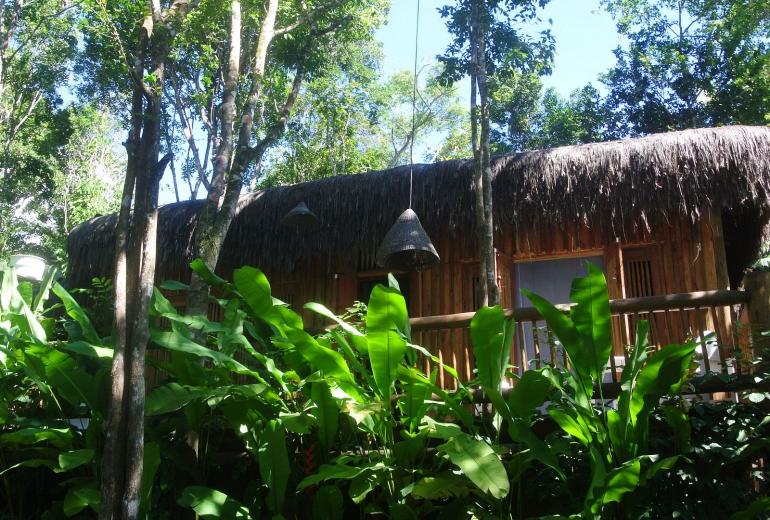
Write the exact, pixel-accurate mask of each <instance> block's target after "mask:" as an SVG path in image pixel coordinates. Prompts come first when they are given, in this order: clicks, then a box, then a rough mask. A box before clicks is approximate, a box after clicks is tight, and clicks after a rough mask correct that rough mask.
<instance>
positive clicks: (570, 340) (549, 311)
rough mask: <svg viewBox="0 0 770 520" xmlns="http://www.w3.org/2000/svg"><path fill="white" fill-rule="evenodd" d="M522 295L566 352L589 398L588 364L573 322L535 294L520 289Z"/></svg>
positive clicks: (582, 388) (591, 391)
mask: <svg viewBox="0 0 770 520" xmlns="http://www.w3.org/2000/svg"><path fill="white" fill-rule="evenodd" d="M521 292H522V293H524V295H525V296H526V297H527V298H528V299H529V301H531V302H532V305H534V306H535V308H536V309H537V311H538V312H539V313H540V314H541V315H542V316H543V318H544V319H545V321H546V323H548V328H550V329H551V330H552V331H553V333H554V334H555V335H556V337H557V338H558V340H559V342H560V343H561V344H562V346H563V347H564V350H566V351H567V355H568V356H569V358H570V361H572V365H573V367H574V368H575V371H576V376H577V377H578V379H579V383H580V387H581V390H582V391H583V393H584V394H585V395H586V396H587V397H590V396H591V395H592V394H593V388H592V385H591V381H590V379H589V369H588V363H586V361H585V354H584V352H583V342H582V341H581V337H580V333H579V332H578V330H577V328H576V327H575V324H574V323H573V321H572V320H571V319H570V318H569V316H567V315H566V314H565V313H564V312H562V311H561V310H559V309H557V308H556V307H555V306H554V305H553V304H552V303H551V302H549V301H548V300H546V299H545V298H542V297H540V296H538V295H537V294H535V293H533V292H531V291H528V290H526V289H522V291H521Z"/></svg>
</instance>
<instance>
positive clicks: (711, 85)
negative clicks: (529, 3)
mask: <svg viewBox="0 0 770 520" xmlns="http://www.w3.org/2000/svg"><path fill="white" fill-rule="evenodd" d="M603 4H604V5H605V6H606V8H607V9H608V10H609V12H610V13H611V14H612V15H613V16H614V17H615V19H616V22H617V26H618V31H619V32H620V33H621V34H622V35H623V36H624V37H625V38H626V40H627V43H626V45H624V46H622V47H619V48H618V49H616V50H615V56H616V58H617V64H616V65H615V66H614V67H613V68H612V69H610V71H609V72H608V73H607V74H606V75H605V77H604V78H603V82H604V83H605V85H606V86H607V89H608V90H609V93H608V96H607V106H608V108H609V110H610V111H611V112H612V113H613V119H612V121H611V124H612V126H613V128H611V129H610V131H611V133H613V134H615V135H618V136H625V135H638V134H644V133H652V132H661V131H667V130H672V129H680V128H689V127H699V126H716V125H720V124H735V123H743V124H760V125H761V124H766V123H767V118H768V111H769V109H768V100H770V81H769V80H770V75H769V71H770V69H769V67H770V47H768V42H767V34H768V30H770V11H769V10H768V9H767V4H766V2H763V1H758V0H751V1H739V0H717V1H711V0H709V1H704V0H686V1H681V2H680V1H674V0H632V1H628V0H604V1H603Z"/></svg>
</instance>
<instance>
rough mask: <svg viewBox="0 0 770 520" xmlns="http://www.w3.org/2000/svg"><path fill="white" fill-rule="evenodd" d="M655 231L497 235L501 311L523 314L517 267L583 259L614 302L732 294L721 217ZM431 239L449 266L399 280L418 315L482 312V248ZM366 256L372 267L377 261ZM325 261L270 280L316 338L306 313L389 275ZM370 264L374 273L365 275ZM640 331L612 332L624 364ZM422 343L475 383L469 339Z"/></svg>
mask: <svg viewBox="0 0 770 520" xmlns="http://www.w3.org/2000/svg"><path fill="white" fill-rule="evenodd" d="M650 227H651V228H652V230H653V231H652V232H647V231H645V230H643V229H639V228H637V229H634V228H632V227H630V226H629V227H628V228H627V229H623V230H610V229H602V228H600V227H590V226H588V225H586V224H583V223H578V224H566V225H564V226H562V227H556V226H554V227H546V228H542V229H540V230H537V231H536V230H534V229H533V230H518V231H517V230H514V229H512V228H504V229H501V230H498V232H497V236H496V246H497V247H498V251H497V255H496V259H497V267H498V280H499V283H500V286H501V299H502V305H503V306H504V307H513V306H514V302H515V297H514V296H515V294H516V291H517V290H518V288H517V287H516V286H515V274H514V272H515V265H516V264H517V263H520V262H529V261H544V260H548V259H558V258H565V257H576V256H578V257H579V256H590V255H602V256H603V257H604V265H605V271H606V274H607V280H608V286H609V292H610V298H613V299H617V298H624V297H631V296H642V295H646V294H639V293H640V292H642V293H643V292H644V291H645V290H648V291H649V290H651V291H652V293H654V294H669V293H680V292H693V291H702V290H709V289H723V288H728V281H727V268H726V263H725V259H724V245H723V240H722V229H721V216H720V215H719V214H717V213H710V212H705V213H704V218H703V219H702V220H701V221H699V222H697V223H691V222H689V221H687V220H685V219H677V218H670V219H663V218H660V219H656V220H655V221H653V222H651V223H650ZM432 238H433V241H434V245H435V246H436V249H437V251H438V252H439V255H440V256H441V262H440V264H439V265H437V266H435V267H433V268H432V269H429V270H427V271H423V272H419V273H397V274H399V275H401V276H403V277H406V280H407V284H408V286H407V287H405V289H407V290H408V293H409V302H408V305H409V312H410V315H411V316H433V315H440V314H452V313H458V312H466V311H473V310H475V309H476V308H477V307H478V305H477V299H476V296H475V288H476V286H477V284H478V279H479V277H478V272H477V271H478V260H477V256H476V246H475V240H474V239H473V237H471V236H468V235H463V234H456V235H452V236H440V237H435V236H434V237H432ZM359 256H361V258H364V259H370V257H372V256H373V255H371V254H362V255H359ZM319 260H320V261H319V262H318V263H317V264H315V265H314V266H313V267H312V268H310V269H299V270H296V271H294V272H291V273H280V272H267V273H266V274H267V275H268V278H269V280H270V283H271V286H272V290H273V295H274V296H275V297H277V298H280V299H282V300H284V301H286V302H287V303H290V304H291V305H292V307H293V308H294V309H295V310H297V311H298V312H302V314H303V317H304V318H305V324H306V327H308V328H319V327H321V326H323V325H325V324H326V323H325V322H324V320H322V319H321V318H319V317H318V316H317V315H314V314H313V313H309V312H307V311H303V310H302V305H303V304H304V303H306V302H309V301H315V302H319V303H322V304H324V305H326V306H327V307H329V308H330V309H332V310H333V311H335V312H336V313H342V312H344V310H345V309H346V308H347V307H349V306H350V305H351V304H352V303H353V301H355V300H357V299H361V298H362V297H363V295H360V294H358V291H359V283H360V282H361V280H364V279H371V278H376V277H384V276H385V275H386V272H383V271H378V270H377V269H376V268H373V266H372V265H371V262H370V261H369V260H364V261H359V266H358V268H357V269H351V268H347V269H345V268H341V267H339V268H337V269H338V270H335V267H334V266H333V265H330V263H329V262H328V261H327V259H323V260H321V259H319ZM634 261H637V262H642V264H643V265H644V266H645V267H644V269H645V270H644V271H643V272H641V275H640V271H638V270H637V271H636V272H635V273H630V272H629V269H628V267H629V266H631V264H632V263H633V262H634ZM367 262H368V264H367V265H361V264H362V263H363V264H366V263H367ZM223 276H227V273H224V274H223ZM645 276H647V277H648V278H649V279H646V278H645ZM650 277H651V278H650ZM640 280H641V282H640ZM644 280H647V281H646V282H645V281H644ZM640 283H641V286H640V285H639V284H640ZM645 284H646V285H645ZM701 320H705V322H706V326H708V325H709V324H712V326H713V323H714V321H709V320H710V318H709V316H707V315H702V316H701V315H698V314H697V312H695V313H689V314H684V313H683V315H682V316H681V317H680V323H681V324H682V325H681V327H680V329H678V332H676V333H675V334H671V336H672V337H667V338H663V337H661V338H656V340H659V341H660V342H673V341H681V340H683V339H684V334H685V329H686V328H688V327H689V328H697V327H698V326H702V324H701V323H700V321H701ZM632 321H633V320H631V321H629V320H628V319H620V318H616V319H615V321H614V323H613V332H614V339H615V344H616V345H615V347H616V354H622V352H623V344H627V343H628V342H629V338H630V337H631V335H632V332H633V331H632V329H633V323H632ZM719 321H720V322H724V320H719ZM726 323H729V321H728V322H726ZM653 327H654V324H653ZM674 336H676V337H674ZM413 339H414V341H415V342H416V343H419V344H421V345H423V346H424V347H426V348H427V349H429V350H430V351H431V352H432V353H433V354H434V355H435V356H437V357H438V358H439V359H440V360H441V361H442V362H443V363H445V364H449V365H452V366H454V367H456V369H457V372H458V373H459V375H460V378H461V379H463V380H468V379H471V378H472V376H473V367H474V365H473V358H472V355H471V351H470V338H469V332H468V331H467V330H465V329H454V330H440V331H429V332H421V333H416V334H415V337H414V338H413ZM515 361H516V362H517V363H518V362H521V361H522V360H515ZM424 368H425V369H426V370H428V369H430V366H429V365H428V364H427V363H426V366H425V367H424ZM439 382H440V383H441V384H442V385H443V386H445V387H452V386H453V384H452V382H451V381H450V379H449V375H448V374H446V373H444V372H440V373H439Z"/></svg>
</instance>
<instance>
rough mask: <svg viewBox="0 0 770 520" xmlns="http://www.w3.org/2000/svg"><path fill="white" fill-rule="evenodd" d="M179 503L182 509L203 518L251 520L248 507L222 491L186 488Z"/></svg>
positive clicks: (197, 487) (198, 487) (199, 487)
mask: <svg viewBox="0 0 770 520" xmlns="http://www.w3.org/2000/svg"><path fill="white" fill-rule="evenodd" d="M177 503H178V504H179V505H180V506H182V507H189V508H191V509H192V510H193V511H195V512H196V513H197V514H198V516H200V517H201V518H212V519H217V520H251V516H250V515H249V510H248V508H247V507H246V506H244V505H243V504H241V503H240V502H238V501H237V500H235V499H233V498H230V497H229V496H227V495H225V494H224V493H222V492H221V491H217V490H216V489H211V488H207V487H203V486H188V487H186V488H184V489H183V490H182V494H181V496H180V497H179V498H178V499H177Z"/></svg>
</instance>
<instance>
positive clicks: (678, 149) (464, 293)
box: [67, 126, 770, 378]
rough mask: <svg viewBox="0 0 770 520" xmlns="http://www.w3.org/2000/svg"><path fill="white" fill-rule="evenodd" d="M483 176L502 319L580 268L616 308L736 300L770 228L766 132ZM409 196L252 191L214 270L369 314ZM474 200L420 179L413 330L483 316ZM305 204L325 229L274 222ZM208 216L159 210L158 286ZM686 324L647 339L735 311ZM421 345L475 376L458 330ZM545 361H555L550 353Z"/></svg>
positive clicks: (425, 174)
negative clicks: (256, 272)
mask: <svg viewBox="0 0 770 520" xmlns="http://www.w3.org/2000/svg"><path fill="white" fill-rule="evenodd" d="M492 169H493V175H494V181H493V193H494V215H495V229H496V236H495V245H496V259H497V270H498V276H499V283H500V287H501V294H502V303H503V305H504V306H505V307H526V306H527V305H528V304H527V301H526V300H525V299H524V298H523V297H522V296H521V295H520V292H519V289H520V288H522V287H526V288H529V289H532V290H534V291H535V292H538V293H540V294H542V295H544V296H546V297H548V298H549V299H551V300H552V301H556V302H558V303H565V302H566V301H567V297H568V294H569V282H570V280H571V279H572V278H573V277H574V276H576V275H578V274H580V273H581V272H583V269H584V262H585V261H591V262H594V263H595V264H597V265H599V266H601V267H602V268H603V269H604V271H605V273H606V275H607V279H608V283H609V290H610V297H611V298H613V299H624V298H625V299H628V298H637V297H646V296H654V295H666V294H674V293H693V292H696V291H709V290H718V289H728V288H730V287H732V288H736V287H737V286H738V285H739V284H740V281H741V278H742V273H743V271H744V270H745V268H746V267H747V266H748V265H749V264H750V262H751V260H752V259H753V258H754V257H755V256H756V253H757V252H758V249H759V247H760V244H761V242H762V239H763V236H764V230H765V227H766V224H767V223H768V219H769V218H770V200H769V199H768V197H769V196H770V128H765V127H745V126H733V127H723V128H713V129H711V128H709V129H697V130H685V131H680V132H671V133H666V134H659V135H652V136H649V137H643V138H638V139H629V140H624V141H614V142H606V143H596V144H587V145H580V146H568V147H561V148H555V149H549V150H536V151H528V152H524V153H517V154H510V155H502V156H498V157H495V158H494V159H493V161H492ZM408 190H409V168H408V167H398V168H393V169H390V170H384V171H375V172H367V173H362V174H359V175H348V176H337V177H331V178H327V179H322V180H317V181H312V182H306V183H302V184H297V185H294V186H281V187H275V188H270V189H266V190H263V191H258V192H255V193H249V194H247V195H245V196H243V198H242V200H241V201H240V204H239V209H238V214H237V216H236V218H235V220H234V222H233V224H232V226H231V229H230V231H229V233H228V235H227V238H226V240H225V243H224V248H223V251H222V254H221V257H220V260H219V264H218V266H217V272H218V273H219V274H220V275H222V276H223V277H228V276H230V275H231V273H232V271H233V269H234V268H237V267H239V266H241V265H245V264H248V265H254V266H257V267H260V268H261V269H263V270H264V271H265V272H266V273H267V274H268V277H269V279H270V281H271V284H272V287H273V292H274V294H275V295H276V296H277V297H279V298H281V299H282V300H284V301H286V302H288V303H290V304H291V305H293V306H295V307H296V308H298V309H300V308H301V306H302V304H303V303H305V302H307V301H318V302H321V303H324V304H325V305H327V306H328V307H330V308H331V309H333V310H335V311H337V312H342V311H344V309H345V308H346V307H348V306H350V305H351V303H352V302H353V301H355V300H364V301H365V300H366V299H367V297H368V294H369V291H370V290H371V288H372V286H373V285H374V284H375V283H377V282H380V281H382V280H384V278H385V276H386V273H385V272H383V270H381V269H380V268H379V267H378V266H377V265H376V264H375V260H374V259H375V253H376V251H377V247H378V245H379V243H380V241H381V240H382V238H383V236H384V235H385V233H386V232H387V230H388V229H389V227H390V226H391V225H392V224H393V222H394V221H395V219H396V217H397V216H398V215H399V214H400V213H401V212H402V211H403V210H404V209H405V208H406V206H407V202H408ZM473 197H474V194H473V189H472V163H471V161H469V160H455V161H446V162H440V163H435V164H428V165H423V164H421V165H416V166H415V167H414V204H413V207H414V209H415V211H416V212H417V214H418V215H419V216H420V218H421V221H422V224H423V226H424V227H425V229H426V231H427V232H428V233H429V235H430V236H431V238H432V240H433V243H434V245H435V246H436V249H437V250H438V253H439V255H440V256H441V262H440V264H439V265H437V266H435V267H433V268H431V269H429V270H427V271H422V272H399V273H395V274H396V275H397V277H398V279H399V280H400V283H401V287H402V290H403V292H404V294H405V296H406V298H407V301H408V305H409V311H410V315H411V316H432V315H443V314H451V313H459V312H464V311H472V310H474V309H476V308H477V307H478V304H477V298H476V296H475V295H476V290H475V289H476V286H477V284H478V273H477V250H476V241H475V239H474V233H473V221H474V204H473V200H474V199H473ZM299 202H305V203H307V205H308V206H309V207H310V209H311V210H312V211H313V212H314V213H315V214H316V215H317V216H318V220H319V222H318V225H317V226H316V227H313V228H303V227H287V226H285V225H282V224H281V219H282V218H283V217H284V215H286V213H287V212H288V211H289V210H291V209H292V208H293V207H294V206H295V205H296V204H297V203H299ZM201 204H202V202H201V201H188V202H181V203H177V204H170V205H167V206H164V207H163V208H161V210H160V220H159V231H158V259H157V262H158V265H157V270H156V272H157V278H158V280H165V279H176V280H182V281H184V280H186V279H188V278H189V267H188V264H189V262H190V261H191V260H192V255H191V237H192V233H193V230H194V227H195V215H196V213H197V211H198V209H199V208H200V206H201ZM115 220H116V219H115V216H114V215H109V216H103V217H97V218H94V219H91V220H90V221H88V222H86V223H84V224H82V225H80V226H78V227H77V228H76V229H75V230H73V231H72V233H71V234H70V236H69V241H68V255H69V262H70V263H69V268H68V272H67V274H68V283H69V285H70V286H85V285H88V283H89V281H90V279H91V278H92V277H94V276H109V275H110V270H111V267H112V262H113V247H112V241H113V236H112V235H113V229H114V224H115ZM176 303H177V304H179V305H183V302H182V301H177V302H176ZM679 311H680V313H679V315H676V314H675V313H674V314H671V313H665V315H661V316H657V317H656V318H655V319H654V320H653V329H654V330H657V333H656V334H657V337H656V338H655V341H657V342H659V343H665V342H669V341H677V340H682V339H684V337H685V336H686V335H687V334H694V335H701V337H702V335H703V332H704V331H707V330H714V331H716V332H717V333H718V334H719V335H720V336H721V338H722V339H725V340H726V338H728V336H729V335H730V327H731V316H730V312H729V310H727V311H725V310H724V309H722V311H719V309H717V311H719V312H725V313H726V314H725V315H724V316H723V317H722V318H721V319H718V318H717V316H716V313H715V308H714V307H712V309H711V311H709V310H708V309H706V310H704V311H703V312H699V311H698V310H697V309H695V312H688V311H686V310H684V309H683V308H682V309H679ZM621 318H622V319H618V320H616V321H615V323H614V327H615V334H614V336H615V341H616V343H617V346H616V347H617V350H616V353H617V354H618V355H620V354H621V353H622V344H623V343H627V342H628V338H629V337H630V334H631V333H632V330H631V329H632V328H633V321H634V320H635V319H638V316H630V317H621ZM308 319H314V318H311V317H310V316H308ZM656 320H657V321H658V322H659V323H658V325H659V326H658V327H657V328H656V327H655V324H656ZM661 320H662V321H661ZM672 321H673V322H675V324H674V325H673V326H672V323H671V322H672ZM316 324H317V323H316ZM527 327H529V328H527ZM537 330H538V323H537V322H536V320H533V321H532V323H530V324H524V325H523V326H522V327H520V333H519V337H520V342H521V344H520V346H521V348H519V350H518V354H517V355H516V356H514V360H515V361H516V363H517V364H518V365H521V366H523V365H526V364H527V363H529V362H531V361H532V360H533V359H535V358H537V360H538V361H539V360H541V359H542V358H548V355H549V354H548V349H547V348H545V347H544V346H543V344H544V341H545V340H546V339H547V338H544V337H543V335H542V334H543V333H540V332H537ZM417 340H418V341H421V342H422V344H423V345H425V346H427V347H429V348H432V349H434V350H435V352H436V353H437V354H438V355H440V357H441V358H443V359H444V361H445V362H449V363H452V364H454V365H455V366H456V367H458V370H459V371H460V372H461V374H462V376H463V377H465V378H470V377H471V374H472V369H473V362H472V359H470V355H469V352H468V349H467V342H468V337H467V331H464V330H461V329H446V330H433V331H425V332H422V333H420V334H419V337H418V338H417ZM704 352H705V350H704ZM550 355H551V356H556V355H557V354H555V353H554V351H553V350H552V349H551V354H550ZM546 360H547V359H546Z"/></svg>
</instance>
